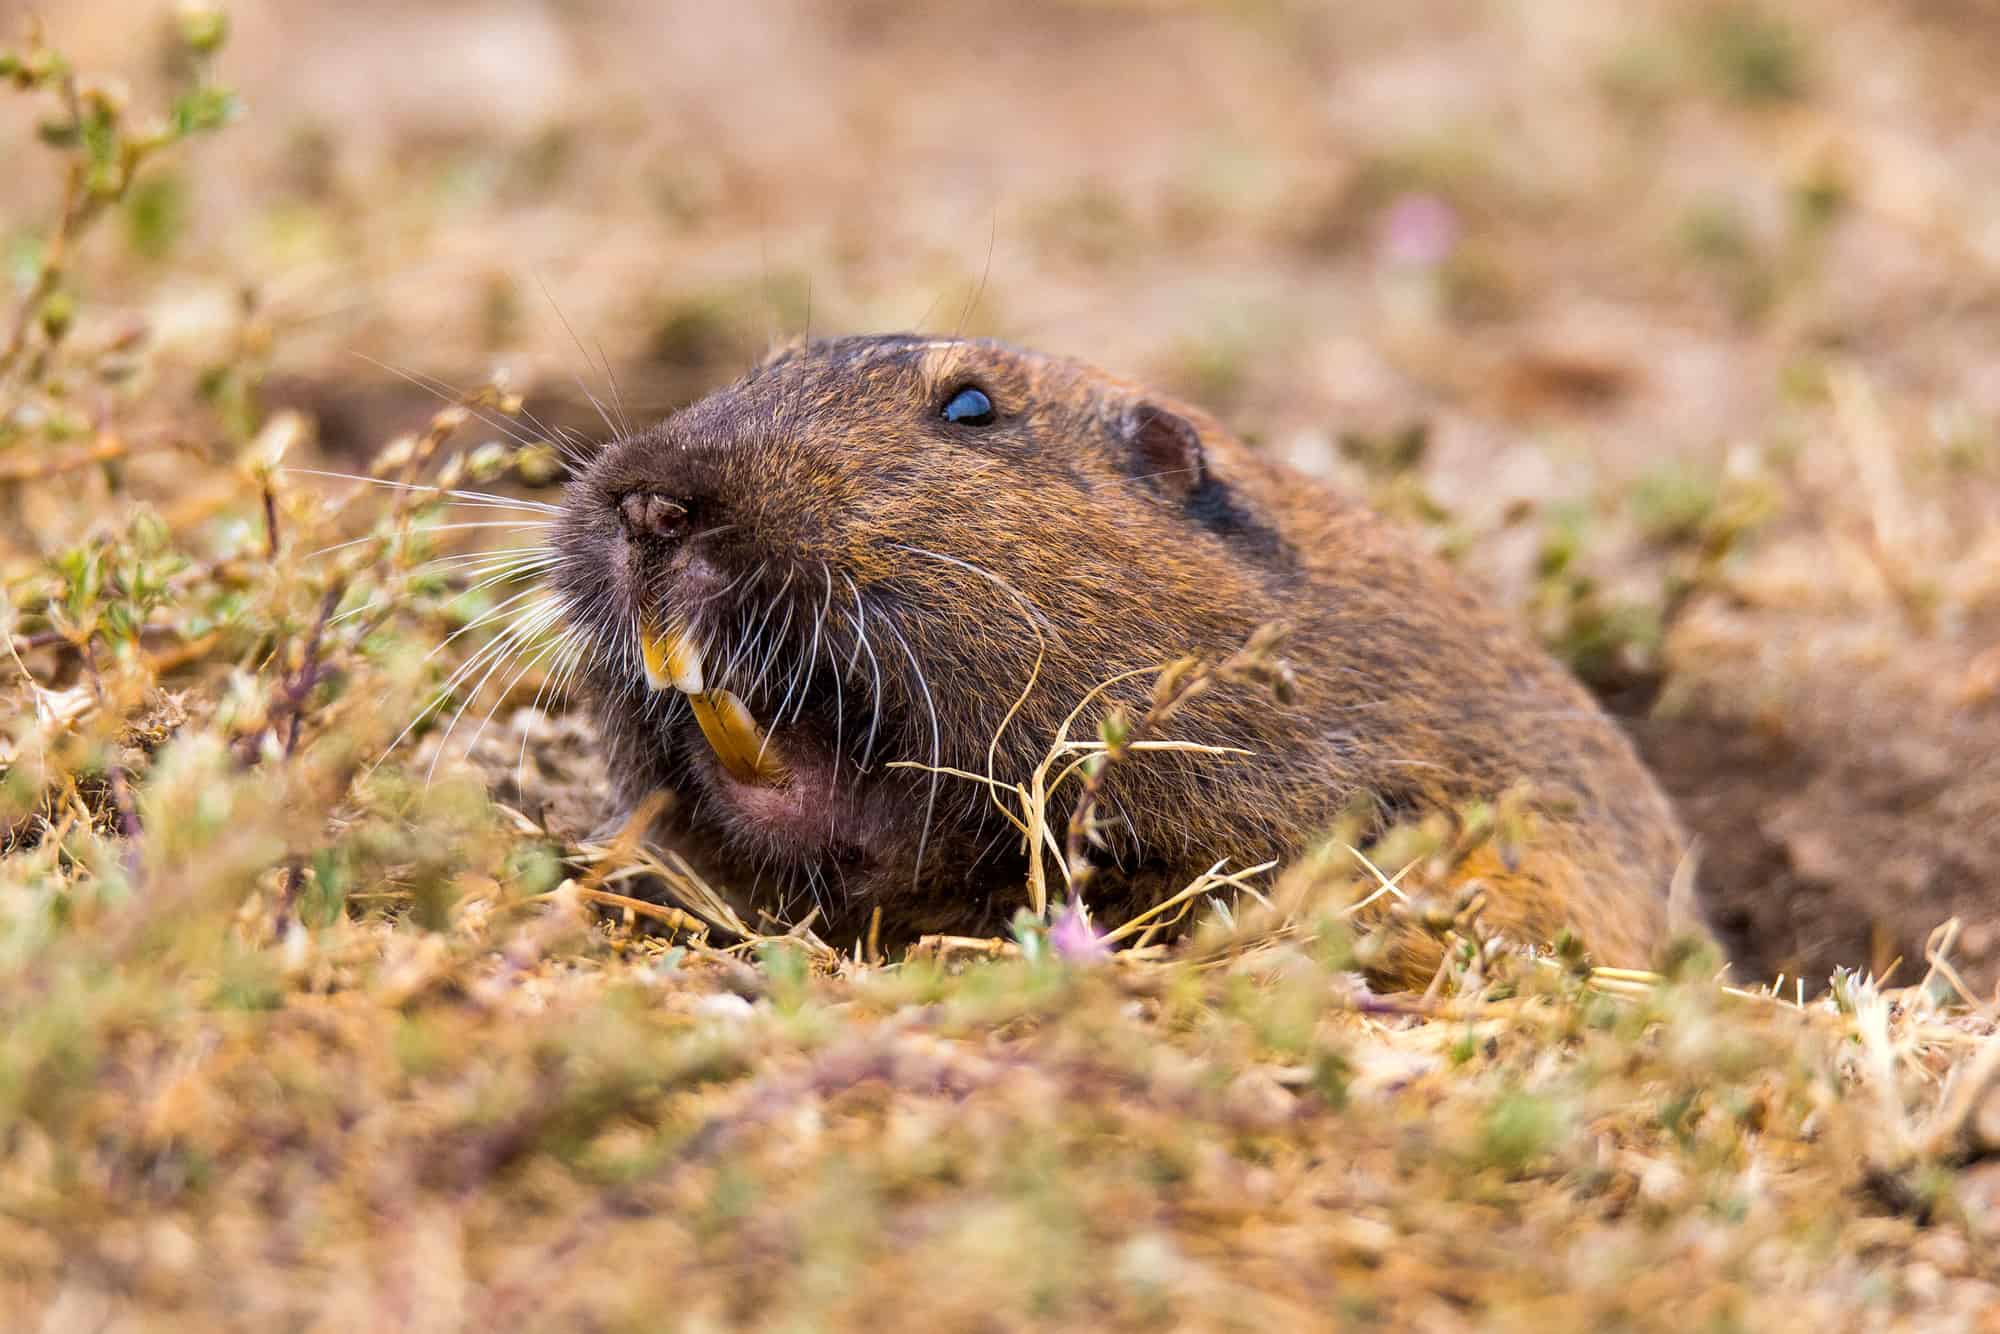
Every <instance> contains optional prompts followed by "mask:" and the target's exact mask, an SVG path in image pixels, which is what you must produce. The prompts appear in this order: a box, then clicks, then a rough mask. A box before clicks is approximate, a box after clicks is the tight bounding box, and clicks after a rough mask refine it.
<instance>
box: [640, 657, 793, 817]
mask: <svg viewBox="0 0 2000 1334" xmlns="http://www.w3.org/2000/svg"><path fill="white" fill-rule="evenodd" d="M639 658H640V661H641V662H642V663H643V664H644V665H645V671H646V684H647V685H648V686H650V687H651V688H652V689H654V690H668V689H672V690H678V691H680V692H681V693H682V694H683V695H686V696H687V700H688V706H689V707H690V708H691V709H692V710H693V711H694V720H695V722H696V723H697V724H699V725H700V727H701V734H702V736H703V738H704V739H706V740H707V742H708V746H709V749H710V750H713V751H714V752H715V758H716V760H717V762H719V763H720V764H721V765H722V768H723V771H724V772H726V773H727V774H728V775H729V776H730V777H731V778H733V779H735V780H736V781H737V782H738V783H741V784H743V785H745V786H746V787H753V788H783V787H785V786H787V785H788V784H789V782H790V780H791V778H792V771H791V767H790V766H789V765H787V764H786V763H785V762H784V760H783V759H782V758H780V756H779V753H778V751H777V750H776V749H774V748H773V747H772V745H771V734H770V733H769V732H768V731H766V730H765V728H764V727H763V725H762V724H760V723H759V722H758V721H757V718H756V715H755V714H753V713H751V712H750V708H749V706H748V705H746V704H745V703H744V702H743V701H742V700H741V699H740V698H738V697H737V696H736V694H735V693H734V692H733V691H729V690H722V689H713V690H711V689H708V688H707V682H706V678H705V677H704V675H703V673H702V661H701V646H700V645H698V644H696V643H695V641H694V637H693V636H692V635H690V634H689V633H688V631H687V627H686V625H685V624H683V623H680V622H675V623H672V624H670V625H668V626H666V627H665V628H663V629H656V628H653V627H650V626H648V625H646V624H644V623H641V625H640V627H639Z"/></svg>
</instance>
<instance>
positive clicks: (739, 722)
mask: <svg viewBox="0 0 2000 1334" xmlns="http://www.w3.org/2000/svg"><path fill="white" fill-rule="evenodd" d="M688 703H689V704H691V705H692V706H693V707H694V720H695V721H696V722H698V723H700V724H701V734H702V735H703V736H705V737H707V738H708V744H709V745H710V747H712V748H713V749H714V751H715V757H716V758H717V759H719V760H721V761H722V767H723V768H725V769H727V770H728V771H729V776H730V777H732V778H734V779H735V780H736V781H737V782H739V783H755V784H758V785H760V786H763V787H775V786H776V785H777V784H778V783H780V782H782V781H783V780H784V778H785V776H786V773H787V772H788V771H787V770H786V768H785V766H784V765H783V764H782V763H781V762H780V761H779V759H778V757H777V756H776V755H774V754H772V753H771V750H770V747H769V746H768V745H767V744H766V739H765V736H764V729H763V728H761V727H759V726H758V725H757V720H756V719H755V718H753V717H751V716H750V710H749V709H748V708H746V707H745V706H744V704H743V701H742V700H740V699H738V698H736V696H735V695H734V694H732V693H731V692H729V691H727V690H704V691H701V692H700V693H699V694H693V695H689V696H688Z"/></svg>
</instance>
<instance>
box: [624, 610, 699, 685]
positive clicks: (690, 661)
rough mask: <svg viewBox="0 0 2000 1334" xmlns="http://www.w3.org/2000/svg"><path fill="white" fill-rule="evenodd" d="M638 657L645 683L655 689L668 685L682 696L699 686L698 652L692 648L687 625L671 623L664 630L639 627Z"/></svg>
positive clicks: (697, 649) (694, 646)
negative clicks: (642, 665)
mask: <svg viewBox="0 0 2000 1334" xmlns="http://www.w3.org/2000/svg"><path fill="white" fill-rule="evenodd" d="M639 657H640V660H641V661H642V662H643V663H644V665H645V669H646V684H647V685H649V686H651V687H652V688H653V689H655V690H665V689H666V688H667V687H668V686H672V687H673V688H674V689H675V690H678V691H680V692H681V693H682V694H685V695H692V694H695V693H697V692H698V691H700V689H701V687H702V671H701V650H700V649H699V648H698V647H696V645H695V642H694V638H693V636H691V635H689V634H688V632H687V625H686V623H685V622H682V621H674V622H673V623H671V624H669V625H668V626H667V628H666V629H665V630H657V631H656V630H652V629H649V628H648V627H647V626H646V625H645V624H644V623H643V622H642V623H641V625H640V627H639Z"/></svg>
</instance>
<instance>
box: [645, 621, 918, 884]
mask: <svg viewBox="0 0 2000 1334" xmlns="http://www.w3.org/2000/svg"><path fill="white" fill-rule="evenodd" d="M639 657H640V662H641V664H642V665H643V668H644V671H645V675H646V685H647V686H648V688H650V689H652V690H655V691H665V690H673V691H678V692H679V693H680V694H681V695H683V696H685V697H686V699H687V701H688V706H689V709H690V711H691V712H692V713H693V714H694V720H695V722H696V724H698V726H699V727H700V730H701V736H702V739H703V740H704V741H705V742H707V745H708V750H709V751H710V758H711V760H712V763H711V764H710V765H709V766H707V768H708V775H707V787H708V790H709V792H710V794H711V795H712V796H713V797H715V798H716V799H717V800H718V801H720V802H721V804H722V808H723V809H726V810H727V811H728V813H729V815H728V817H727V818H728V823H729V825H730V826H731V827H732V828H733V829H734V830H735V831H736V832H737V833H738V834H739V835H746V836H750V837H753V838H754V839H755V841H756V843H757V844H758V845H760V846H761V847H763V848H764V849H765V851H766V852H768V853H771V854H775V855H777V856H779V857H781V858H786V859H798V860H801V861H820V860H822V859H831V860H832V861H833V862H834V863H836V864H838V865H840V866H843V867H847V868H856V867H861V866H865V865H868V864H871V863H872V862H874V861H875V860H876V859H877V858H878V857H879V856H881V855H882V854H883V853H884V852H885V850H886V848H885V846H884V845H885V840H887V841H890V842H893V835H892V833H891V832H890V831H889V830H887V829H886V828H885V827H884V826H882V825H881V823H880V822H879V821H878V820H877V819H875V818H874V816H873V814H872V812H871V808H870V803H869V802H868V801H866V800H865V799H864V798H863V797H862V795H861V794H859V793H857V792H855V791H854V790H853V789H852V788H851V787H850V786H849V785H848V784H846V783H843V782H842V781H841V777H840V770H841V762H840V759H839V757H838V755H837V754H836V753H835V752H834V751H833V749H831V748H830V747H828V746H827V745H826V744H825V741H824V739H823V738H820V737H817V736H815V735H814V734H813V733H812V731H811V729H809V728H799V727H796V726H794V727H780V726H778V725H777V723H776V720H775V719H774V720H773V723H772V725H771V726H769V727H767V726H765V725H764V724H763V723H762V722H760V721H759V720H758V718H757V716H756V714H755V713H754V712H752V710H751V708H750V706H749V705H748V704H746V703H745V702H744V701H743V699H742V698H741V697H740V696H738V695H737V694H736V693H735V692H734V691H730V690H725V689H722V688H720V687H711V686H710V685H709V684H708V680H707V673H706V671H705V670H704V668H703V663H702V654H701V647H700V645H699V644H697V643H696V642H695V639H694V636H693V635H692V634H691V633H690V632H689V630H688V629H687V626H686V625H685V623H683V622H670V623H668V624H667V625H666V626H665V627H664V628H655V627H654V626H653V625H652V624H650V623H642V624H641V626H640V629H639Z"/></svg>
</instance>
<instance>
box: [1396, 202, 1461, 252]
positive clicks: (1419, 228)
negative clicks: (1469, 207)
mask: <svg viewBox="0 0 2000 1334" xmlns="http://www.w3.org/2000/svg"><path fill="white" fill-rule="evenodd" d="M1458 233H1459V225H1458V212H1457V210H1455V209H1453V208H1452V206H1451V205H1450V204H1447V203H1445V201H1444V200H1442V199H1440V198H1438V197H1437V196H1436V195H1433V194H1406V195H1400V196H1398V197H1397V199H1396V202H1395V203H1393V204H1391V205H1389V211H1388V212H1387V213H1386V214H1385V215H1383V218H1382V242H1381V246H1382V257H1383V258H1384V259H1386V260H1387V261H1389V262H1390V263H1391V264H1396V265H1401V266H1405V267H1409V268H1432V267H1434V266H1436V265H1438V264H1442V263H1443V262H1444V261H1445V260H1447V259H1449V258H1451V252H1452V250H1453V248H1454V247H1456V246H1457V245H1458Z"/></svg>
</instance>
